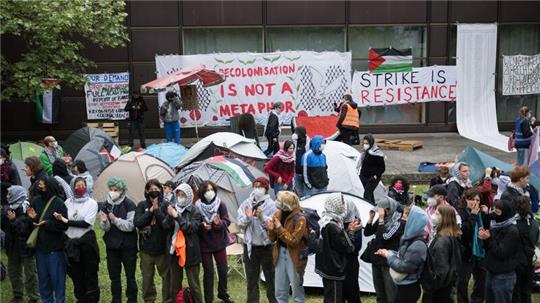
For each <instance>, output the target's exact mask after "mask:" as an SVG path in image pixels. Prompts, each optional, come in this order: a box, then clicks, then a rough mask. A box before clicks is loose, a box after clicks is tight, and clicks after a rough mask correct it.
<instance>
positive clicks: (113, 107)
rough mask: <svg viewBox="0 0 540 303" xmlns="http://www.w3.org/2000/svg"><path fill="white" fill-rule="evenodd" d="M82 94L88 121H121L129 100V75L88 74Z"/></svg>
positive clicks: (124, 115)
mask: <svg viewBox="0 0 540 303" xmlns="http://www.w3.org/2000/svg"><path fill="white" fill-rule="evenodd" d="M86 79H87V81H86V84H85V85H84V92H85V95H86V116H87V118H88V119H89V120H96V119H99V120H123V119H126V118H127V116H128V113H127V112H125V111H124V108H125V106H126V103H127V101H128V99H129V73H127V72H125V73H116V74H88V75H86Z"/></svg>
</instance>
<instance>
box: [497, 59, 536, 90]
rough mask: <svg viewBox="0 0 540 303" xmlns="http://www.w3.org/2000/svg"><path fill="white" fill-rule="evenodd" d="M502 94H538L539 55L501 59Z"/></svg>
mask: <svg viewBox="0 0 540 303" xmlns="http://www.w3.org/2000/svg"><path fill="white" fill-rule="evenodd" d="M502 86H503V88H502V94H503V95H505V96H507V95H530V94H540V54H538V55H534V56H523V55H518V56H504V57H503V85H502Z"/></svg>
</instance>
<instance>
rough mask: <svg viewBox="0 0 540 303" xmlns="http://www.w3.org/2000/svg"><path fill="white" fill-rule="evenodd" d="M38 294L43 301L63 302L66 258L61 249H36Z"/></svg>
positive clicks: (50, 302) (48, 302) (45, 302)
mask: <svg viewBox="0 0 540 303" xmlns="http://www.w3.org/2000/svg"><path fill="white" fill-rule="evenodd" d="M36 267H37V273H38V279H39V295H40V297H41V302H43V303H64V300H65V296H66V259H65V255H64V252H63V251H53V252H50V253H46V252H42V251H39V250H37V251H36Z"/></svg>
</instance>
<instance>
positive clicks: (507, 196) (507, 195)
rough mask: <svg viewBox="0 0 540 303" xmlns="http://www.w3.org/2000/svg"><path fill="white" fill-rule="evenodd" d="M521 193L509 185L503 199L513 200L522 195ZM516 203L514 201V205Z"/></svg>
mask: <svg viewBox="0 0 540 303" xmlns="http://www.w3.org/2000/svg"><path fill="white" fill-rule="evenodd" d="M520 196H521V193H520V192H518V191H517V190H516V189H515V188H512V187H510V186H507V187H506V189H505V190H504V192H503V193H502V195H501V200H505V201H510V202H513V201H514V198H517V197H520ZM513 204H514V203H512V205H513Z"/></svg>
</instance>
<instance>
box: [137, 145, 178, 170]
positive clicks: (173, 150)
mask: <svg viewBox="0 0 540 303" xmlns="http://www.w3.org/2000/svg"><path fill="white" fill-rule="evenodd" d="M187 151H188V150H187V148H185V147H184V146H182V145H180V144H176V143H173V142H168V143H160V144H152V145H150V146H148V148H146V150H145V151H144V153H146V154H149V155H152V156H154V157H156V158H158V159H160V160H162V161H163V162H165V163H167V164H168V165H169V166H170V167H172V168H174V166H175V165H176V163H178V161H180V159H182V158H183V157H184V155H185V154H186V152H187Z"/></svg>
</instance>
